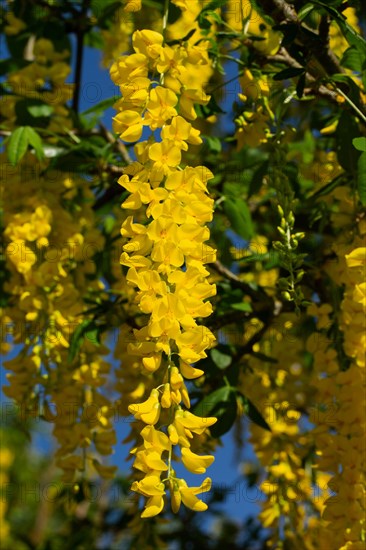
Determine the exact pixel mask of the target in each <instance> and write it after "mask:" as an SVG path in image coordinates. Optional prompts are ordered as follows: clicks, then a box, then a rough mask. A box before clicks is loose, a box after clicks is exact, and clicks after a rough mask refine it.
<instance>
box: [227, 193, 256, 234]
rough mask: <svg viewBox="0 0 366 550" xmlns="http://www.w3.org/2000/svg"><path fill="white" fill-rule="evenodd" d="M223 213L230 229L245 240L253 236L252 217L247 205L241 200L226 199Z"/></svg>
mask: <svg viewBox="0 0 366 550" xmlns="http://www.w3.org/2000/svg"><path fill="white" fill-rule="evenodd" d="M224 211H225V214H226V215H227V217H228V219H229V221H230V223H231V227H232V229H233V230H234V231H235V232H236V233H237V234H238V235H240V237H243V238H244V239H246V240H250V239H251V238H252V236H253V234H254V229H253V224H252V217H251V214H250V211H249V208H248V205H247V204H246V203H245V202H244V201H243V200H242V199H230V198H227V199H226V200H225V202H224Z"/></svg>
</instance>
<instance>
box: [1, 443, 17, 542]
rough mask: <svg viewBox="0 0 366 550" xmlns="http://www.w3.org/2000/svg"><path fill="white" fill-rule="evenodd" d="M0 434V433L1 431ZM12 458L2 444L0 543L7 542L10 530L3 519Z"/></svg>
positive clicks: (11, 454)
mask: <svg viewBox="0 0 366 550" xmlns="http://www.w3.org/2000/svg"><path fill="white" fill-rule="evenodd" d="M0 435H2V434H1V432H0ZM13 460H14V456H13V453H12V452H11V451H10V450H9V449H7V448H6V447H5V446H3V448H2V449H0V487H1V491H2V493H3V494H2V496H1V500H0V540H1V541H2V543H6V542H7V539H8V537H9V531H10V529H9V524H8V522H7V521H6V519H5V515H6V511H7V502H6V499H5V498H4V497H5V493H6V491H5V490H4V489H5V487H6V484H7V483H8V482H9V475H8V471H9V469H10V467H11V465H12V463H13Z"/></svg>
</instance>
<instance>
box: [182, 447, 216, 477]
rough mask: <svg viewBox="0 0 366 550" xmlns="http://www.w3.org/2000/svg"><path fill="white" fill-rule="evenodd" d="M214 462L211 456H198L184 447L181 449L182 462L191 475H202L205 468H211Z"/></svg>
mask: <svg viewBox="0 0 366 550" xmlns="http://www.w3.org/2000/svg"><path fill="white" fill-rule="evenodd" d="M214 460H215V458H214V457H213V456H209V455H204V456H200V455H197V454H195V453H192V451H191V450H190V449H188V448H186V447H185V448H183V449H182V462H183V464H184V466H185V467H186V468H187V470H189V471H190V472H192V473H193V474H204V473H205V472H206V468H208V467H209V466H211V464H212V463H213V461H214Z"/></svg>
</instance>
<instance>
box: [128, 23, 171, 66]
mask: <svg viewBox="0 0 366 550" xmlns="http://www.w3.org/2000/svg"><path fill="white" fill-rule="evenodd" d="M162 44H163V36H162V34H161V33H159V32H155V31H151V30H149V29H144V30H142V31H135V32H134V33H133V35H132V46H133V49H134V50H135V52H136V53H139V54H143V55H147V56H148V57H152V58H153V59H155V58H156V57H157V56H158V55H159V51H160V49H161V46H162Z"/></svg>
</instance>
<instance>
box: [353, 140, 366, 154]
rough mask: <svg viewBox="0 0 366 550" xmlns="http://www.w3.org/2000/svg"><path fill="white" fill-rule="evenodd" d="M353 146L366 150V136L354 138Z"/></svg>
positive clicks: (359, 149)
mask: <svg viewBox="0 0 366 550" xmlns="http://www.w3.org/2000/svg"><path fill="white" fill-rule="evenodd" d="M352 143H353V147H354V148H355V149H357V151H366V137H357V138H354V139H353V140H352Z"/></svg>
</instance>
